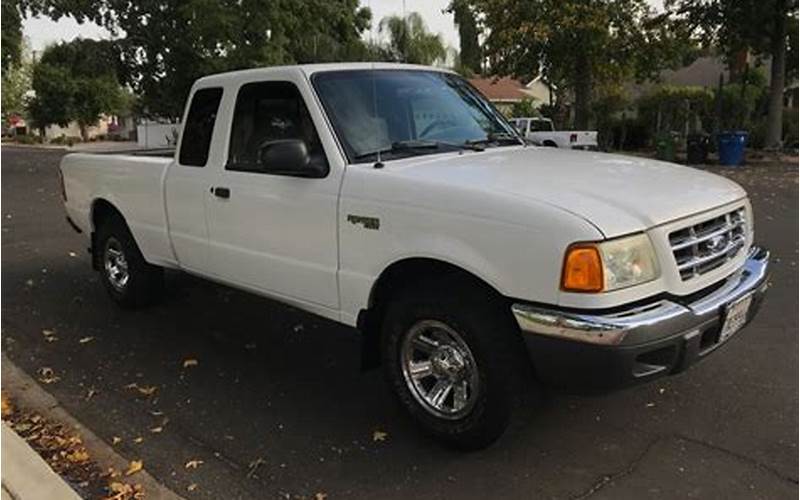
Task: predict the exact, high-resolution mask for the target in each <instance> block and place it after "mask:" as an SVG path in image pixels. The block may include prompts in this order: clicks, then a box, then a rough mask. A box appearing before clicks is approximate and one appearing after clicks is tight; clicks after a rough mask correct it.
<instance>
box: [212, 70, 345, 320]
mask: <svg viewBox="0 0 800 500" xmlns="http://www.w3.org/2000/svg"><path fill="white" fill-rule="evenodd" d="M286 139H299V140H302V141H304V142H305V144H306V147H307V149H308V152H309V155H310V157H311V162H315V164H316V165H317V166H320V165H322V166H323V167H324V169H327V171H328V174H327V175H325V176H324V177H317V178H309V177H303V176H298V175H287V174H285V173H282V174H280V173H273V172H276V171H280V170H281V169H280V168H275V167H276V166H275V165H264V164H263V162H264V160H263V158H262V154H261V153H262V150H263V149H264V147H265V146H266V145H268V144H269V143H270V142H272V141H281V140H286ZM265 167H271V168H265ZM277 167H279V166H277ZM218 172H219V175H218V177H217V179H216V181H215V182H214V185H213V186H212V195H211V197H210V198H209V201H208V208H207V213H208V222H209V251H210V270H211V272H212V273H213V274H215V275H217V276H218V277H220V278H222V279H223V280H225V281H228V282H231V283H234V284H239V285H243V286H246V287H248V288H254V289H257V290H260V291H262V292H264V293H266V294H267V295H272V296H275V297H279V298H284V299H290V300H295V301H300V302H303V303H309V304H315V305H317V306H322V307H324V308H329V309H331V310H335V309H338V307H339V294H338V283H337V270H338V245H337V243H338V241H337V205H338V203H337V201H338V193H339V183H340V180H341V174H340V172H341V171H340V170H339V169H335V170H331V169H330V168H329V167H328V159H327V157H326V155H325V151H324V150H323V147H322V144H321V142H320V138H319V135H318V134H317V131H316V128H315V124H314V121H313V119H312V117H311V115H310V114H309V111H308V108H307V107H306V104H305V101H304V99H303V96H302V95H301V93H300V91H299V89H298V87H297V86H296V85H295V84H294V83H292V82H290V81H258V82H248V83H245V84H243V85H242V86H241V87H240V88H239V90H238V95H237V97H236V104H235V108H234V112H233V119H232V123H231V135H230V138H229V146H228V157H227V160H226V164H225V166H224V168H222V169H220V170H219V171H218Z"/></svg>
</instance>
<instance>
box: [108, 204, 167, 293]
mask: <svg viewBox="0 0 800 500" xmlns="http://www.w3.org/2000/svg"><path fill="white" fill-rule="evenodd" d="M95 243H96V245H97V248H96V249H95V252H97V253H96V257H95V258H97V259H99V260H98V262H99V264H100V265H99V269H100V273H101V275H102V281H103V285H104V286H105V288H106V291H107V292H108V294H109V296H111V298H112V299H114V301H115V302H116V303H117V304H119V305H121V306H122V307H127V308H135V307H141V306H144V305H148V304H152V303H153V302H155V301H157V300H158V298H160V296H161V291H162V288H163V283H164V272H163V269H161V268H160V267H158V266H153V265H151V264H148V263H147V262H146V261H145V260H144V257H143V256H142V253H141V251H140V250H139V247H138V246H137V245H136V241H135V240H134V239H133V235H131V232H130V230H129V229H128V226H127V225H126V224H125V221H123V220H122V218H121V217H118V216H111V217H109V218H108V219H106V220H105V221H103V222H102V223H101V225H100V227H99V228H98V230H97V237H96V241H95Z"/></svg>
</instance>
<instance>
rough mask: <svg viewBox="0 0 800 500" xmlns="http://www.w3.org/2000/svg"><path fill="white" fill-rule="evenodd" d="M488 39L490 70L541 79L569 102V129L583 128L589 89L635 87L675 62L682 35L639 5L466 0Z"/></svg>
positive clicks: (612, 0) (640, 0)
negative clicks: (626, 83)
mask: <svg viewBox="0 0 800 500" xmlns="http://www.w3.org/2000/svg"><path fill="white" fill-rule="evenodd" d="M472 3H473V6H474V8H475V9H476V10H477V11H478V12H479V13H480V14H481V15H482V18H483V24H484V25H485V27H486V29H487V31H488V34H487V38H486V43H485V46H484V51H485V53H486V55H487V57H488V60H489V64H490V66H491V70H492V71H493V72H496V73H499V74H510V75H514V76H516V77H518V78H521V79H526V80H530V79H532V78H533V77H534V76H536V75H542V77H543V79H544V81H546V82H548V83H549V84H550V85H553V86H555V87H558V88H561V89H563V88H568V89H571V90H572V91H573V92H574V95H575V126H576V127H579V128H583V127H586V126H588V124H589V119H590V115H591V101H592V97H593V88H595V87H602V86H603V85H604V84H605V83H607V82H614V81H623V80H629V79H636V80H642V79H645V78H648V77H651V76H653V75H655V74H657V73H658V72H659V71H660V70H661V69H663V68H664V67H670V66H675V65H677V64H678V63H679V62H680V61H681V55H682V53H681V50H682V49H681V48H682V47H683V44H682V42H681V40H682V36H683V33H682V32H679V31H678V32H675V31H672V30H670V29H669V28H667V27H666V26H664V24H663V23H660V22H657V19H656V18H655V14H654V12H653V11H652V10H651V9H650V7H649V6H648V5H647V3H646V2H645V1H644V0H595V1H585V0H529V1H525V2H506V1H503V0H472Z"/></svg>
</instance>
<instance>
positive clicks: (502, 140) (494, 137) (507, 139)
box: [467, 132, 523, 146]
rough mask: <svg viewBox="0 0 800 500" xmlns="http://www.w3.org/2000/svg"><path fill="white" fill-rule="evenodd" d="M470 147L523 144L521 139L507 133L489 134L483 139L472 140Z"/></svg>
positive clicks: (469, 142) (468, 142)
mask: <svg viewBox="0 0 800 500" xmlns="http://www.w3.org/2000/svg"><path fill="white" fill-rule="evenodd" d="M467 144H469V145H473V146H475V145H478V146H480V145H488V144H523V143H522V141H521V140H520V138H519V137H517V136H515V135H513V134H509V133H506V132H499V133H498V132H489V133H488V134H486V137H485V138H483V139H472V140H469V141H467Z"/></svg>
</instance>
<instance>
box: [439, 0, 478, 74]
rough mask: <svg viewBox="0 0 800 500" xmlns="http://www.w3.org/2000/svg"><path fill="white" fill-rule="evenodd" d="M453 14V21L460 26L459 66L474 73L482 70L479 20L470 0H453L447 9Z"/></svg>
mask: <svg viewBox="0 0 800 500" xmlns="http://www.w3.org/2000/svg"><path fill="white" fill-rule="evenodd" d="M445 11H446V12H450V13H452V14H453V22H454V23H455V25H456V27H457V28H458V41H459V45H460V46H461V50H460V52H459V66H460V67H461V68H463V69H466V70H469V71H470V72H472V74H480V72H481V60H482V55H481V46H480V44H479V43H478V35H479V32H480V30H479V29H478V21H477V19H476V16H475V12H473V9H472V5H470V2H469V0H451V2H450V5H449V6H448V7H447V9H445Z"/></svg>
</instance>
